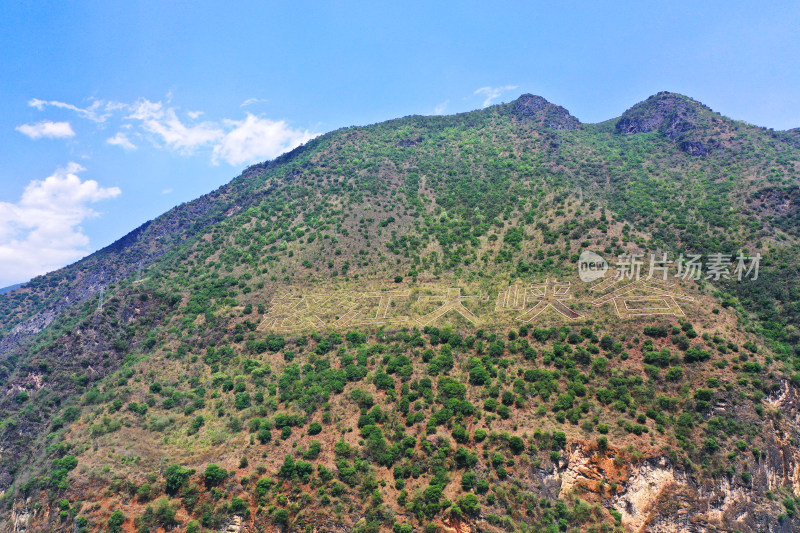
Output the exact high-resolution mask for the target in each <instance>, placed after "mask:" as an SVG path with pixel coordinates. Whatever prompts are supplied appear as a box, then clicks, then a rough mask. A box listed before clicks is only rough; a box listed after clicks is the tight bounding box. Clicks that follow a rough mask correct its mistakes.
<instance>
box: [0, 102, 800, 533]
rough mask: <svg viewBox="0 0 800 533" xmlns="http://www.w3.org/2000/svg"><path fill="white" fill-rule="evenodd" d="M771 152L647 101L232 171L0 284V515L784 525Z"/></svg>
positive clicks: (333, 144)
mask: <svg viewBox="0 0 800 533" xmlns="http://www.w3.org/2000/svg"><path fill="white" fill-rule="evenodd" d="M799 161H800V146H798V137H797V132H796V131H795V130H789V131H786V132H775V131H772V130H768V129H764V128H759V127H756V126H752V125H749V124H746V123H744V122H740V121H735V120H731V119H728V118H726V117H723V116H722V115H719V114H718V113H715V112H714V111H712V110H711V109H709V108H708V107H706V106H704V105H703V104H701V103H699V102H697V101H695V100H692V99H691V98H688V97H686V96H683V95H679V94H675V93H668V92H663V93H659V94H657V95H654V96H652V97H650V98H648V99H647V100H645V101H644V102H641V103H638V104H636V105H635V106H633V107H632V108H631V109H629V110H627V111H625V113H623V114H622V116H621V117H619V118H616V119H612V120H609V121H605V122H602V123H599V124H584V123H581V122H580V121H579V120H578V119H577V118H575V117H573V116H572V115H571V114H570V113H569V112H568V111H567V110H566V109H564V108H563V107H560V106H557V105H555V104H552V103H550V102H548V101H547V100H545V99H544V98H541V97H538V96H533V95H522V96H521V97H520V98H518V99H517V100H515V101H514V102H510V103H508V104H502V105H498V106H493V107H489V108H487V109H484V110H480V111H473V112H469V113H462V114H458V115H453V116H442V117H438V116H437V117H424V116H410V117H404V118H401V119H396V120H391V121H388V122H384V123H380V124H374V125H370V126H365V127H351V128H344V129H341V130H337V131H334V132H331V133H329V134H326V135H323V136H321V137H319V138H317V139H314V140H313V141H311V142H309V143H308V144H306V145H304V146H302V147H300V148H297V149H295V150H293V151H292V152H289V153H287V154H285V155H283V156H281V157H279V158H277V159H275V160H273V161H269V162H266V163H264V164H260V165H254V166H252V167H249V168H248V169H246V170H245V171H244V172H243V173H242V174H241V175H240V176H239V177H237V178H235V179H234V180H233V181H231V182H230V183H229V184H227V185H225V186H223V187H221V188H220V189H218V190H217V191H214V192H212V193H210V194H208V195H205V196H203V197H201V198H199V199H197V200H195V201H193V202H189V203H187V204H184V205H181V206H178V207H176V208H175V209H173V210H171V211H169V212H167V213H165V214H164V215H162V216H161V217H158V218H157V219H155V220H153V221H151V222H148V223H147V224H144V225H143V226H142V227H140V228H138V229H136V230H135V231H133V232H131V233H130V234H128V235H127V236H125V237H123V238H122V239H120V240H119V241H117V242H116V243H114V244H113V245H111V246H109V247H107V248H105V249H103V250H100V251H98V252H97V253H95V254H93V255H91V256H89V257H87V258H86V259H83V260H81V261H79V262H77V263H75V264H73V265H70V266H68V267H66V268H64V269H61V270H59V271H56V272H53V273H50V274H47V275H45V276H40V277H38V278H36V279H34V280H32V281H31V282H29V283H27V284H25V285H24V286H22V287H20V288H17V289H15V290H12V291H10V292H7V293H5V294H1V295H0V334H1V335H2V338H0V387H2V389H1V390H2V394H0V411H1V412H2V416H0V420H2V422H0V449H2V454H0V490H2V493H3V494H2V503H3V506H2V511H0V520H1V522H0V529H2V530H6V531H44V530H47V531H58V530H72V531H94V530H103V531H105V530H111V531H134V530H136V531H151V530H152V531H155V530H161V529H164V530H167V529H179V530H186V531H201V530H210V531H214V530H227V531H299V530H308V531H315V530H316V531H359V532H366V531H403V532H405V531H417V530H425V531H459V532H466V531H504V530H507V531H563V530H567V531H611V530H622V531H718V530H725V531H732V530H737V531H765V530H766V531H790V530H793V529H794V528H796V527H798V526H800V519H798V518H796V517H795V509H796V507H797V505H800V500H798V496H800V474H798V472H800V451H798V449H797V446H796V444H795V443H796V442H797V440H798V439H800V427H798V423H797V415H796V413H797V408H798V402H800V397H798V386H800V372H798V369H800V350H798V340H800V332H798V329H797V324H798V322H800V286H799V285H798V279H800V276H798V274H800V272H799V264H798V259H797V258H798V251H799V250H800V246H799V244H800V243H798V239H800V231H799V230H800V226H798V208H799V207H800V192H798V170H800V169H798V164H800V163H798V162H799ZM695 267H697V268H698V270H693V269H694V268H695ZM637 273H638V274H641V275H640V276H637Z"/></svg>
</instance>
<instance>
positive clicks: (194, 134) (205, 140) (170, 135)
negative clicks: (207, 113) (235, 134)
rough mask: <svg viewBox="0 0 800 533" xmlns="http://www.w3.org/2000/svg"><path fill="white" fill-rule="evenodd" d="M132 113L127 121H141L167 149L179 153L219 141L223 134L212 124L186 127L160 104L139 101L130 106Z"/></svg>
mask: <svg viewBox="0 0 800 533" xmlns="http://www.w3.org/2000/svg"><path fill="white" fill-rule="evenodd" d="M132 110H133V112H132V113H131V114H130V115H128V116H127V117H125V118H127V119H130V120H138V121H141V124H142V127H143V128H144V129H145V130H146V131H148V132H150V133H153V134H156V135H157V136H159V137H160V138H161V139H162V140H163V141H164V142H165V143H166V144H167V146H168V147H170V148H172V149H174V150H178V151H181V152H191V151H192V150H194V149H195V148H197V147H199V146H203V145H207V144H210V143H213V142H214V141H217V140H219V139H221V138H222V137H223V136H224V135H225V132H224V131H223V130H222V129H220V128H219V127H218V126H217V125H216V124H214V123H212V122H204V123H201V124H197V125H194V126H187V125H185V124H184V123H183V122H181V120H180V119H179V118H178V115H177V114H176V112H175V109H174V108H172V107H167V108H165V107H164V105H163V104H162V103H161V102H151V101H150V100H147V99H144V98H143V99H140V100H139V101H138V102H137V103H136V104H134V105H133V106H132Z"/></svg>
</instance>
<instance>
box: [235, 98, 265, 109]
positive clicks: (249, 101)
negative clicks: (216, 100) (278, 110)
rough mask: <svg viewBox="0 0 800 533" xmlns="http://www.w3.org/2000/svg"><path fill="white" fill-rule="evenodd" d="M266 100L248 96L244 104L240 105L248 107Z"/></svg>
mask: <svg viewBox="0 0 800 533" xmlns="http://www.w3.org/2000/svg"><path fill="white" fill-rule="evenodd" d="M266 101H267V100H266V99H265V98H248V99H247V100H245V101H244V102H242V105H241V106H240V107H246V106H249V105H253V104H260V103H262V102H266Z"/></svg>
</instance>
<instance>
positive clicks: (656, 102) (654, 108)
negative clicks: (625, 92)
mask: <svg viewBox="0 0 800 533" xmlns="http://www.w3.org/2000/svg"><path fill="white" fill-rule="evenodd" d="M701 109H704V106H703V105H702V104H700V103H698V102H695V101H694V100H691V99H690V98H687V97H685V96H682V95H680V94H675V93H669V92H660V93H658V94H656V95H654V96H651V97H650V98H648V99H647V100H645V101H644V102H641V103H639V104H636V105H635V106H633V107H632V108H630V109H628V110H627V111H625V112H624V113H623V114H622V117H620V119H619V120H618V121H617V124H616V131H617V133H620V134H623V135H632V134H636V133H649V132H653V131H658V132H660V133H661V134H662V135H664V136H665V137H666V138H668V139H671V140H673V141H677V142H678V146H680V148H681V150H683V151H684V152H686V153H688V154H690V155H694V156H703V155H707V154H708V152H709V149H710V147H709V146H708V145H707V144H706V143H703V142H701V140H700V139H699V138H697V137H696V136H695V135H694V134H695V133H698V130H699V129H700V126H701V125H700V110H701ZM709 111H710V110H709Z"/></svg>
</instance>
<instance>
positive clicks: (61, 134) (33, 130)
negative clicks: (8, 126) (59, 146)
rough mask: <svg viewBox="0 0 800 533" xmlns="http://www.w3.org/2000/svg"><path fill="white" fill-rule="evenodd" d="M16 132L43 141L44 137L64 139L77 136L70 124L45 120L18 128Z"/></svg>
mask: <svg viewBox="0 0 800 533" xmlns="http://www.w3.org/2000/svg"><path fill="white" fill-rule="evenodd" d="M16 130H17V131H18V132H20V133H22V134H23V135H27V136H28V137H30V138H31V139H34V140H36V139H41V138H42V137H47V138H48V139H64V138H66V137H74V136H75V132H74V131H72V126H70V125H69V122H50V121H49V120H43V121H41V122H37V123H36V124H23V125H22V126H17V127H16Z"/></svg>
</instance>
